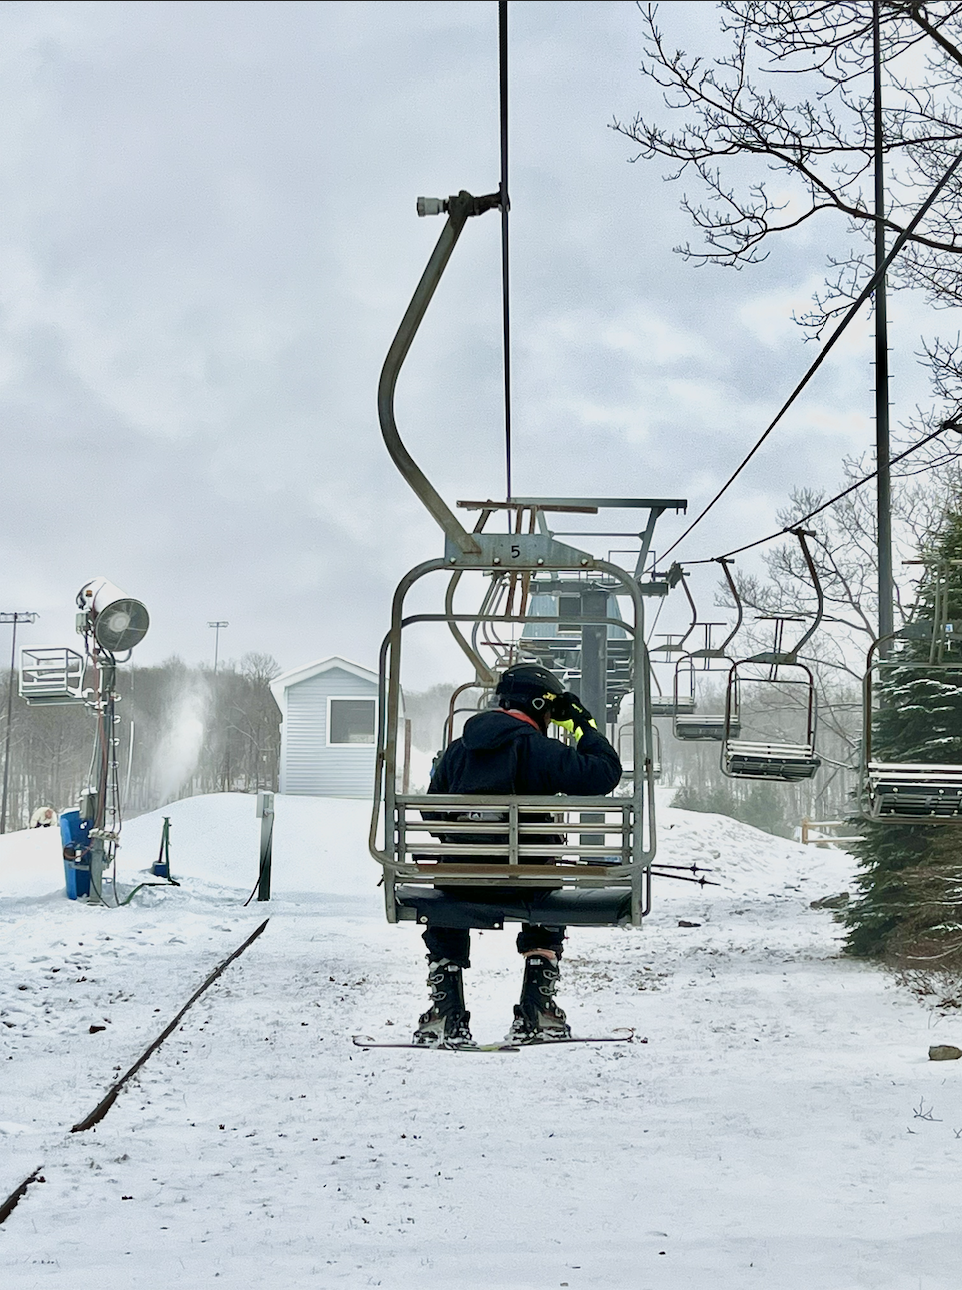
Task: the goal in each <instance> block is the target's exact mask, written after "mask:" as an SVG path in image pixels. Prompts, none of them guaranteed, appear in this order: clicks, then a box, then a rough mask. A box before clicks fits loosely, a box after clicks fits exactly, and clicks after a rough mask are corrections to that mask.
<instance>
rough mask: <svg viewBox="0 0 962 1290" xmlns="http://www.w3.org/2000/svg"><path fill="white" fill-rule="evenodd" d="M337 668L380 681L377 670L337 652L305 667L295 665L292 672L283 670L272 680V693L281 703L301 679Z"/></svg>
mask: <svg viewBox="0 0 962 1290" xmlns="http://www.w3.org/2000/svg"><path fill="white" fill-rule="evenodd" d="M335 668H340V670H341V671H342V672H349V673H350V674H351V676H356V677H358V679H359V680H362V681H369V682H370V684H371V685H374V686H376V685H377V683H378V677H377V673H376V672H371V671H369V670H368V668H366V667H361V665H360V663H352V662H351V661H350V660H349V659H346V658H339V657H338V656H337V655H336V654H335V655H333V656H332V657H331V658H322V659H318V660H317V662H316V663H305V664H304V665H303V667H295V668H293V669H292V670H291V671H290V672H282V673H281V675H280V676H278V677H275V678H274V680H273V681H271V694H273V696H274V698H275V699H276V700H277V701H278V703H280V701H281V696H282V695H283V693H284V691H285V690H289V689H290V688H291V686H292V685H298V684H299V683H300V682H301V681H309V680H310V679H311V677H314V676H319V675H320V674H321V673H322V672H332V671H333V670H334V669H335Z"/></svg>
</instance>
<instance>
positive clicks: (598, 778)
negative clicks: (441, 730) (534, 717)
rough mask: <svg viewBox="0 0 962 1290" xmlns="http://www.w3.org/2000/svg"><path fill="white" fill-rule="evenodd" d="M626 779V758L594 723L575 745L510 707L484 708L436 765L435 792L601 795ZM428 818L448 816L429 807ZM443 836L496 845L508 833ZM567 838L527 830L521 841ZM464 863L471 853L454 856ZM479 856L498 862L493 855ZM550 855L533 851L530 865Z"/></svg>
mask: <svg viewBox="0 0 962 1290" xmlns="http://www.w3.org/2000/svg"><path fill="white" fill-rule="evenodd" d="M620 779H621V762H620V761H619V760H618V754H617V753H616V752H615V750H614V748H612V746H611V744H610V743H609V742H608V740H607V739H606V738H605V737H604V735H602V734H599V733H598V731H597V730H593V729H591V728H590V727H589V728H588V729H587V730H585V731H584V733H583V734H582V736H581V739H580V740H579V741H578V744H577V746H576V747H575V748H570V747H569V746H568V745H567V744H564V743H562V742H561V741H560V740H558V739H549V738H548V737H547V735H543V734H542V733H541V731H540V730H538V729H536V728H535V726H533V725H530V724H529V723H528V722H527V721H525V720H523V719H522V718H520V717H516V716H512V715H511V713H509V712H503V711H500V710H498V711H492V712H481V713H479V714H478V715H477V716H476V717H471V719H470V720H469V721H468V722H467V723H466V724H465V727H464V734H463V735H462V736H461V738H460V739H455V740H454V741H453V742H452V743H451V744H450V745H449V746H448V748H447V749H446V750H445V752H444V754H443V755H442V757H441V759H440V761H439V762H438V764H437V765H436V766H435V768H434V774H433V775H432V778H431V783H430V785H429V787H428V792H429V793H479V794H480V793H485V794H491V795H500V794H517V795H518V796H526V795H531V796H545V797H549V796H553V795H554V794H555V793H564V794H565V795H566V796H570V797H596V796H597V797H601V796H603V795H604V794H605V793H610V792H611V790H612V789H613V788H614V787H615V785H616V784H617V783H618V781H619V780H620ZM422 815H423V817H424V819H426V820H430V819H435V820H441V819H443V818H444V816H443V815H441V814H440V813H439V814H434V813H433V812H430V811H423V812H422ZM449 818H450V817H449ZM551 818H552V817H551V816H550V815H548V814H544V813H539V812H535V811H525V812H524V813H523V815H522V820H527V821H528V822H529V823H532V824H533V823H538V822H547V821H548V820H550V819H551ZM440 836H441V838H442V840H443V841H446V842H460V843H462V844H464V843H472V842H473V843H476V844H477V845H479V846H482V845H492V846H496V845H499V844H503V843H504V834H500V835H496V834H485V833H481V832H479V833H477V834H475V833H462V834H453V833H452V834H448V835H445V834H441V835H440ZM560 840H561V839H560V838H557V837H555V836H554V835H551V834H548V835H545V834H540V835H538V834H528V835H527V836H525V834H524V832H523V831H522V833H521V835H520V838H519V841H520V842H521V843H523V844H524V843H531V844H534V843H541V844H543V845H547V846H550V845H551V843H552V842H559V841H560ZM451 859H452V860H455V859H460V860H461V862H462V863H464V861H465V860H470V859H471V857H470V856H460V857H454V856H452V857H451ZM477 859H478V860H480V861H486V862H488V863H498V860H496V859H493V858H492V857H490V856H478V857H477ZM544 859H545V858H544V857H535V856H527V857H524V860H525V861H526V862H527V863H529V864H537V863H538V862H539V860H540V861H541V862H542V863H543V862H544Z"/></svg>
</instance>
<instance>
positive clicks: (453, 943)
mask: <svg viewBox="0 0 962 1290" xmlns="http://www.w3.org/2000/svg"><path fill="white" fill-rule="evenodd" d="M564 936H565V929H564V928H563V927H545V926H542V925H541V924H540V923H522V924H521V931H520V932H519V933H518V939H517V942H516V944H517V946H518V953H519V954H526V953H527V952H528V951H529V950H551V951H553V953H554V954H555V955H557V957H558V958H559V959H560V958H561V952H562V950H563V948H564ZM423 939H424V944H425V945H426V946H427V949H428V957H429V958H430V959H431V961H432V962H436V961H437V960H438V959H450V961H451V962H452V963H456V964H457V965H458V967H462V968H468V967H470V966H471V963H470V959H469V955H470V952H471V933H470V931H469V930H468V929H467V928H466V927H438V926H436V925H433V924H430V923H429V924H428V926H427V928H425V931H424V938H423Z"/></svg>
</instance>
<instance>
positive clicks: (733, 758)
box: [725, 740, 822, 783]
mask: <svg viewBox="0 0 962 1290" xmlns="http://www.w3.org/2000/svg"><path fill="white" fill-rule="evenodd" d="M821 764H822V762H821V758H820V757H818V756H817V755H816V753H815V752H814V751H813V749H811V748H807V747H805V745H803V744H764V743H752V742H750V741H748V740H739V741H738V742H737V743H736V742H732V741H729V743H728V744H727V745H726V748H725V769H726V771H727V772H728V774H729V775H732V776H734V777H735V778H736V779H737V778H738V776H739V775H741V776H743V777H744V778H746V779H778V780H782V781H787V782H790V783H794V782H795V781H797V780H800V779H811V778H812V776H813V775H814V774H815V772H816V771H817V770H818V768H819V766H821Z"/></svg>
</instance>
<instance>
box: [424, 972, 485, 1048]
mask: <svg viewBox="0 0 962 1290" xmlns="http://www.w3.org/2000/svg"><path fill="white" fill-rule="evenodd" d="M428 989H429V990H430V991H431V1006H430V1008H428V1010H427V1012H425V1013H422V1015H421V1017H420V1019H419V1021H418V1028H417V1030H415V1032H414V1043H416V1044H423V1045H424V1046H425V1047H426V1048H474V1047H475V1043H474V1040H473V1039H472V1038H471V1031H470V1030H469V1028H468V1022H469V1021H470V1020H471V1014H470V1012H465V1010H464V982H463V981H462V979H461V969H460V968H459V967H458V965H457V963H452V962H451V960H450V959H438V960H436V961H435V962H432V961H430V960H429V961H428Z"/></svg>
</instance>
